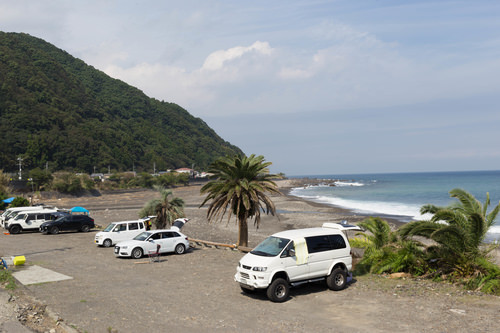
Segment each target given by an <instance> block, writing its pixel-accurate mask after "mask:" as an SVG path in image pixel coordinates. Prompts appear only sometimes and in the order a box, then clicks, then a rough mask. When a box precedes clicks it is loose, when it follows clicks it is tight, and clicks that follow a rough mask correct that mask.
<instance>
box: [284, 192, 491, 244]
mask: <svg viewBox="0 0 500 333" xmlns="http://www.w3.org/2000/svg"><path fill="white" fill-rule="evenodd" d="M300 190H301V188H297V191H294V189H292V191H291V192H290V194H291V195H296V196H298V197H301V198H303V199H305V200H310V201H314V202H318V203H323V204H327V205H333V206H337V207H341V208H345V209H349V210H351V211H352V212H354V213H358V214H367V215H368V214H374V215H387V216H394V217H395V218H397V219H398V220H400V221H402V222H411V221H418V220H429V219H430V218H431V217H432V214H423V215H422V214H420V206H419V205H411V204H403V203H399V202H381V201H358V200H348V199H342V198H336V197H330V196H321V195H304V194H302V193H300ZM485 241H486V242H488V243H491V242H495V243H500V225H494V226H492V227H490V229H489V231H488V233H487V235H486V239H485Z"/></svg>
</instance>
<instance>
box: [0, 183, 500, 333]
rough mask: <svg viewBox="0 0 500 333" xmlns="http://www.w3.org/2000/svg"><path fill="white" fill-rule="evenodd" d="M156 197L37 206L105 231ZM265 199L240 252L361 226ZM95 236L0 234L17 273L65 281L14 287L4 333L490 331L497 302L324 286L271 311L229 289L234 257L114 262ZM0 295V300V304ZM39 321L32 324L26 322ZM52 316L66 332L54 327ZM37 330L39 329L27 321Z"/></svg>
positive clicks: (224, 231) (303, 205) (375, 286)
mask: <svg viewBox="0 0 500 333" xmlns="http://www.w3.org/2000/svg"><path fill="white" fill-rule="evenodd" d="M174 194H175V196H178V197H181V198H183V199H184V200H185V204H186V205H185V212H186V216H187V217H188V218H190V219H191V221H189V222H188V223H187V224H186V226H185V227H184V228H183V229H182V232H183V233H184V234H186V235H187V236H188V237H191V238H196V239H203V240H209V241H214V242H222V243H227V244H232V243H235V242H236V240H237V227H236V225H235V223H234V221H230V222H229V223H226V221H225V220H224V221H223V222H221V223H218V224H208V223H207V220H206V207H202V208H198V206H199V204H200V203H201V199H202V198H201V197H200V195H199V187H196V186H190V187H182V188H177V189H174ZM155 197H158V194H157V193H156V192H154V191H136V192H130V193H120V194H106V195H102V196H99V197H83V198H69V199H68V198H66V199H64V198H63V199H44V200H43V201H44V202H45V203H51V204H55V205H57V206H58V207H65V208H70V207H72V206H76V205H78V206H83V207H86V208H87V209H89V210H90V212H91V216H92V217H93V218H94V219H95V221H96V223H97V224H99V225H102V226H106V225H107V224H108V223H109V222H112V221H119V220H129V219H135V218H137V212H138V211H139V209H140V208H141V207H142V206H143V204H144V203H145V202H146V201H147V200H149V199H151V198H155ZM273 201H274V202H275V204H276V207H277V209H278V212H279V219H278V218H276V217H264V218H263V219H262V222H261V227H260V228H259V229H258V230H256V229H255V228H254V227H250V230H249V242H250V244H249V245H250V246H255V245H256V244H258V243H259V242H260V241H261V240H262V239H263V238H265V237H267V236H268V235H269V234H272V233H274V232H276V231H278V230H284V229H290V228H300V227H308V226H319V225H321V224H322V223H323V222H327V221H328V222H336V221H340V220H342V219H347V220H348V221H349V222H355V221H358V220H360V219H362V218H364V217H363V216H355V215H352V214H351V213H349V212H346V211H343V210H340V209H336V208H332V207H327V206H321V205H316V204H311V203H308V202H305V201H303V200H300V199H296V198H293V197H287V196H280V197H273ZM96 232H97V230H95V231H92V232H90V233H62V234H58V235H42V234H39V233H22V234H19V235H4V234H1V235H0V255H2V256H10V255H24V256H25V257H26V259H27V262H26V264H25V266H26V267H28V266H30V265H38V266H41V267H44V268H47V269H51V270H54V271H56V272H58V273H62V274H65V275H68V276H71V277H73V279H71V280H65V281H59V282H49V283H42V284H35V285H29V286H21V287H20V288H19V289H18V290H17V291H16V292H15V293H14V297H12V296H9V297H1V298H0V302H1V300H3V299H4V298H5V300H4V302H3V303H2V307H0V321H1V322H0V332H9V330H8V329H7V330H6V328H7V326H6V324H5V323H6V319H5V318H6V317H5V315H2V313H3V314H5V313H6V312H5V311H10V310H9V309H4V308H9V306H10V309H14V310H15V311H14V312H13V314H14V315H16V316H19V317H20V318H21V319H23V318H26V320H25V322H27V323H28V324H30V325H31V327H32V329H34V330H35V331H38V332H50V330H51V329H52V330H53V331H52V332H64V331H68V330H71V329H74V330H76V331H79V332H141V331H149V332H166V331H173V332H184V331H190V332H216V331H217V332H234V331H241V332H269V331H274V332H310V331H318V332H333V331H334V332H386V331H404V332H471V331H472V332H498V330H499V326H498V325H499V323H498V318H500V298H499V297H495V296H489V295H483V294H481V293H477V292H468V291H464V290H463V289H461V288H459V287H456V286H452V285H449V284H438V283H433V282H430V281H422V280H414V279H389V278H386V277H382V276H361V277H355V278H354V281H353V283H351V284H350V285H348V287H347V288H346V289H344V290H342V291H339V292H333V291H330V290H328V289H327V288H326V286H325V285H324V284H323V283H316V284H309V285H302V286H300V287H297V288H293V289H291V293H290V295H291V297H290V299H289V300H288V301H287V302H285V303H281V304H277V303H272V302H270V301H269V300H267V298H266V297H265V294H262V293H258V294H255V295H250V296H249V295H246V294H243V293H242V292H241V290H240V288H239V286H238V285H237V284H236V283H235V282H234V280H233V276H234V274H235V271H236V266H237V263H238V261H239V259H240V258H241V257H242V256H243V254H242V253H241V252H239V251H234V250H225V249H216V248H206V247H199V246H198V247H195V248H193V249H191V250H190V251H188V252H187V253H185V254H183V255H164V256H162V257H161V262H160V263H152V264H151V263H148V259H147V258H145V259H141V260H134V259H118V258H115V256H114V254H113V249H112V248H100V247H97V246H96V245H95V244H93V238H94V235H95V233H96ZM144 262H147V263H144ZM18 269H23V268H18ZM5 293H6V292H5V291H0V296H2V295H5ZM29 299H35V300H37V301H38V304H39V307H38V308H35V309H34V310H33V309H32V308H33V303H29V302H28V300H29ZM4 303H8V305H9V306H5V304H4ZM29 306H31V307H32V308H29ZM16 307H17V310H16ZM45 307H46V308H45ZM45 309H50V312H51V313H52V316H51V317H47V316H44V314H45ZM35 312H36V313H37V314H34V313H35ZM22 313H24V317H23V316H22ZM37 315H38V317H40V318H38V319H36V318H37ZM56 316H58V317H59V318H61V320H62V323H64V325H56V324H55V322H54V317H56ZM28 317H30V318H28ZM33 318H35V319H34V320H32V319H33ZM37 320H39V321H40V323H39V325H38V327H37V325H36V323H34V322H36V321H37ZM9 327H10V326H9ZM12 332H15V331H12Z"/></svg>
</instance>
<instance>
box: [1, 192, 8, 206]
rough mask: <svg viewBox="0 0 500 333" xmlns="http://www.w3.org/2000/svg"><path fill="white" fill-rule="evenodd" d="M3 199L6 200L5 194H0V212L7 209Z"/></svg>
mask: <svg viewBox="0 0 500 333" xmlns="http://www.w3.org/2000/svg"><path fill="white" fill-rule="evenodd" d="M5 199H8V196H7V194H5V193H3V192H0V210H5V208H7V204H6V203H5V202H3V200H5Z"/></svg>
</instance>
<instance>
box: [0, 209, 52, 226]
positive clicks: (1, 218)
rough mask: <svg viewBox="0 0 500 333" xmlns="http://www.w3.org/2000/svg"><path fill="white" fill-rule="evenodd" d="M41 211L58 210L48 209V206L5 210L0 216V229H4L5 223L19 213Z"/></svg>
mask: <svg viewBox="0 0 500 333" xmlns="http://www.w3.org/2000/svg"><path fill="white" fill-rule="evenodd" d="M42 209H53V210H58V209H57V207H50V206H26V207H13V208H7V210H5V211H4V212H3V213H2V214H1V215H0V225H2V227H4V228H5V222H6V221H8V220H9V219H11V218H15V217H16V216H17V215H18V214H19V213H21V212H29V211H31V212H34V211H39V210H42Z"/></svg>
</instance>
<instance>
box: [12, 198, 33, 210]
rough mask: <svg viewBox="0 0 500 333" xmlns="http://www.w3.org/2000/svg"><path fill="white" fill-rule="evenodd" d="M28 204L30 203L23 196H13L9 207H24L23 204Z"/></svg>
mask: <svg viewBox="0 0 500 333" xmlns="http://www.w3.org/2000/svg"><path fill="white" fill-rule="evenodd" d="M29 205H30V202H29V201H28V199H26V198H23V197H15V198H14V200H12V202H11V203H10V207H11V208H14V207H25V206H29Z"/></svg>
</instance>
